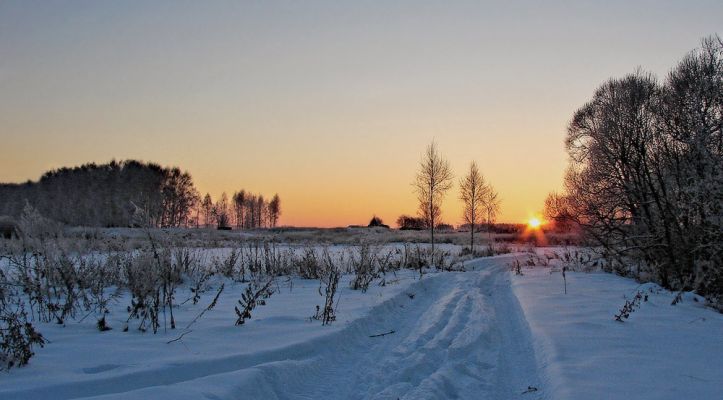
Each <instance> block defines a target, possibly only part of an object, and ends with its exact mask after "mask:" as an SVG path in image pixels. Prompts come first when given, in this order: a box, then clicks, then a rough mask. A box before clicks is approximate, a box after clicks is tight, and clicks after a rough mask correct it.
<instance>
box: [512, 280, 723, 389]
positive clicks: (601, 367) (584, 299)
mask: <svg viewBox="0 0 723 400" xmlns="http://www.w3.org/2000/svg"><path fill="white" fill-rule="evenodd" d="M522 272H523V276H513V277H512V278H513V284H512V286H513V289H514V293H515V295H516V296H517V298H518V299H519V302H520V304H521V306H522V309H523V310H524V314H525V318H526V320H527V321H528V322H529V326H530V329H531V331H532V336H533V338H534V347H535V350H536V354H537V358H538V361H539V363H540V371H541V374H542V375H543V376H544V380H545V384H546V385H545V386H546V390H547V391H548V392H549V393H552V394H553V396H552V398H554V399H560V400H563V399H590V400H593V399H657V400H664V399H671V400H672V399H676V400H679V399H687V400H693V399H701V400H703V399H721V398H723V315H721V314H719V313H718V312H716V311H713V310H710V309H707V308H706V307H705V306H704V303H703V301H702V299H701V298H699V297H697V296H695V295H693V294H691V293H685V294H684V295H683V301H682V302H680V303H678V304H676V305H671V303H672V301H673V299H674V298H675V293H671V292H669V291H666V290H663V289H661V288H660V287H659V286H657V285H655V284H643V285H640V284H638V283H637V282H635V281H633V280H630V279H625V278H622V277H619V276H615V275H612V274H607V273H578V272H569V271H568V272H567V274H566V276H567V294H564V283H563V278H562V275H561V272H560V271H559V269H557V268H556V269H555V270H552V271H551V269H550V268H539V267H536V268H535V269H523V271H522ZM638 291H641V292H642V293H643V294H644V295H645V294H647V296H648V301H641V302H640V307H639V308H638V309H637V310H636V311H634V312H632V313H631V314H630V317H629V318H628V319H627V320H624V322H618V321H616V320H615V319H614V316H615V315H616V314H617V313H618V311H619V310H620V308H621V307H622V306H623V304H625V301H626V300H632V298H633V297H634V296H635V294H636V293H637V292H638ZM696 300H697V301H696Z"/></svg>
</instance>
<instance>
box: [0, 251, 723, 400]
mask: <svg viewBox="0 0 723 400" xmlns="http://www.w3.org/2000/svg"><path fill="white" fill-rule="evenodd" d="M515 257H518V255H504V256H497V257H490V258H483V259H477V260H473V261H471V262H468V263H467V272H441V273H430V274H427V275H425V276H424V278H423V279H421V280H419V279H418V276H417V275H416V274H415V273H413V272H411V271H402V272H400V273H398V276H397V278H396V281H393V282H392V283H391V284H388V285H386V286H383V287H382V286H378V285H377V282H375V283H374V284H373V286H371V287H370V289H369V290H368V291H367V292H366V293H361V292H360V291H353V290H351V289H349V279H350V278H351V277H349V276H345V277H344V278H343V279H342V282H340V294H341V297H340V302H339V306H338V314H337V315H338V316H337V318H338V319H337V321H336V322H334V323H333V324H332V325H331V326H321V323H320V322H319V321H310V320H309V316H311V315H313V314H314V312H315V306H316V305H317V304H319V305H322V304H323V297H321V296H320V295H319V293H318V288H319V282H318V281H312V280H302V279H293V285H292V286H291V287H290V285H289V284H288V282H285V280H284V278H281V279H280V280H279V286H280V293H276V294H274V295H273V296H272V297H271V298H269V299H268V303H267V305H265V306H259V307H257V308H256V309H255V310H254V311H253V312H252V314H253V317H252V319H251V320H248V321H247V323H246V324H245V325H243V326H234V321H235V314H234V311H233V308H234V306H235V305H236V301H237V300H238V298H239V297H240V294H241V292H242V290H243V287H244V286H243V285H242V284H232V285H231V284H230V283H229V282H226V285H227V287H226V290H225V291H224V294H223V295H222V296H221V298H220V300H219V304H218V305H217V306H216V308H215V309H213V310H212V311H209V312H208V313H206V315H205V316H204V317H203V318H202V319H201V320H199V321H198V322H197V323H196V324H194V325H193V326H192V327H191V332H190V333H187V334H186V335H185V336H184V337H183V339H181V340H178V341H176V342H173V343H170V344H167V342H168V341H170V340H172V339H175V338H177V337H178V336H179V335H180V334H181V333H182V332H184V331H183V329H182V328H183V327H185V326H186V324H188V322H190V321H191V320H192V319H193V318H194V317H195V316H196V315H197V314H198V313H199V312H200V310H202V309H203V308H204V307H205V306H206V305H208V303H209V302H210V301H211V298H212V297H213V295H214V294H215V293H214V292H215V291H214V290H210V291H209V292H207V293H206V294H205V296H204V297H203V299H202V300H201V301H200V302H199V304H198V305H195V306H193V305H191V304H190V303H187V304H185V305H183V306H181V307H179V309H178V310H176V311H175V314H176V320H177V325H178V327H179V329H176V330H170V329H169V330H168V331H167V332H164V331H163V328H161V331H160V332H159V333H158V334H156V335H154V334H152V333H150V332H146V333H141V332H138V331H137V330H135V329H134V328H135V326H134V325H133V324H132V323H131V325H130V331H129V332H122V329H121V328H122V325H123V322H124V321H125V318H126V316H127V313H126V312H125V306H126V305H127V303H128V298H127V297H123V298H122V299H121V300H120V302H119V303H118V304H117V305H116V306H115V307H114V308H113V312H112V314H111V315H110V319H109V324H110V325H111V326H112V327H113V330H112V331H109V332H103V333H100V332H98V331H97V329H96V328H95V326H94V320H93V317H92V316H91V317H89V318H88V319H87V320H85V321H84V322H82V323H76V322H69V323H67V324H66V326H64V327H63V326H58V325H53V324H40V325H39V329H40V331H41V332H42V333H43V334H44V336H45V337H46V338H47V339H49V340H50V342H51V343H49V344H47V345H46V346H45V348H42V349H37V351H36V356H35V357H34V358H33V359H32V360H31V361H30V364H29V365H28V366H26V367H23V368H15V369H13V370H11V371H10V372H8V373H3V374H2V376H0V399H59V400H60V399H74V398H95V399H161V400H163V399H397V398H399V399H447V398H449V399H454V398H459V399H535V400H536V399H667V398H670V399H673V398H675V399H680V398H687V399H713V398H720V397H719V396H720V392H721V389H722V388H723V372H722V371H723V368H722V367H723V365H722V363H723V361H722V360H723V316H721V315H720V314H718V313H716V312H714V311H711V310H709V309H705V308H704V307H703V306H702V303H700V302H697V303H696V302H694V301H693V300H692V299H693V296H692V295H688V296H685V298H684V301H683V302H682V303H681V304H678V305H676V306H671V305H670V301H671V300H672V297H673V294H671V293H669V292H666V291H662V290H658V289H657V288H656V287H655V286H654V285H644V286H639V285H638V284H637V283H635V282H633V281H631V280H628V279H623V278H620V277H616V276H612V275H608V274H597V273H592V274H584V273H568V294H566V295H565V294H563V293H562V290H563V287H562V278H561V276H560V274H559V272H554V273H550V269H549V268H539V269H534V270H532V269H525V270H523V272H524V275H523V276H514V275H512V274H511V273H510V271H509V267H508V263H509V262H510V261H511V260H512V259H514V258H515ZM519 257H521V259H523V260H524V258H525V256H519ZM394 279H395V278H394V277H391V276H389V275H388V276H387V280H388V281H389V280H394ZM218 284H220V282H216V283H215V285H214V287H217V285H218ZM636 289H637V290H646V291H647V293H649V301H648V302H644V303H642V304H641V307H640V309H638V310H637V311H635V312H634V313H633V314H632V315H631V317H630V318H629V319H628V320H627V321H626V322H624V323H621V322H616V321H614V320H613V315H614V314H615V313H616V312H617V310H618V309H619V308H620V306H622V304H623V303H624V301H625V298H624V296H627V297H628V298H630V297H632V295H634V293H635V290H636ZM651 291H652V292H651ZM179 297H180V296H179ZM392 330H393V331H394V333H390V334H388V335H384V336H379V337H370V336H371V335H377V334H382V333H387V332H390V331H392ZM528 387H532V388H535V389H537V390H534V391H529V392H527V390H528ZM523 392H527V393H523Z"/></svg>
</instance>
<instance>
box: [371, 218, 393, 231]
mask: <svg viewBox="0 0 723 400" xmlns="http://www.w3.org/2000/svg"><path fill="white" fill-rule="evenodd" d="M367 227H368V228H387V229H389V225H386V224H384V221H382V219H381V218H379V217H377V216H376V215H375V216H373V217H372V220H371V221H369V225H367Z"/></svg>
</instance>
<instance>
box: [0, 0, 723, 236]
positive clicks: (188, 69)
mask: <svg viewBox="0 0 723 400" xmlns="http://www.w3.org/2000/svg"><path fill="white" fill-rule="evenodd" d="M721 31H723V1H719V0H716V1H674V2H671V1H644V2H643V1H640V2H632V1H595V2H582V1H565V2H561V1H529V2H517V1H512V2H510V1H507V2H499V3H491V2H490V3H488V2H446V1H440V2H420V1H414V2H412V1H409V2H407V1H353V2H351V1H349V2H339V1H324V2H316V1H289V2H282V1H268V2H267V1H254V2H221V1H193V2H190V1H189V2H184V1H169V2H165V1H153V2H136V1H39V2H35V1H27V0H23V1H0V182H21V181H25V180H27V179H33V180H34V179H37V178H38V177H39V176H40V174H41V173H42V172H43V171H45V170H48V169H51V168H56V167H60V166H71V165H78V164H81V163H84V162H89V161H96V162H106V161H109V160H110V159H112V158H115V159H129V158H134V159H141V160H152V161H156V162H159V163H162V164H165V165H177V166H180V167H182V168H183V169H187V170H188V171H189V172H191V174H192V175H193V177H194V179H195V182H196V184H197V186H198V188H199V189H200V190H201V191H202V192H203V193H205V192H210V193H211V195H212V196H214V198H215V197H217V196H218V195H220V193H221V192H222V191H227V192H229V193H231V192H233V191H234V190H237V189H240V188H245V189H247V190H251V191H254V192H260V193H263V194H265V195H267V196H269V195H273V193H275V192H278V193H279V195H280V196H281V199H282V207H283V215H282V218H281V223H282V224H290V225H306V226H310V225H315V226H340V225H347V224H352V223H366V222H367V221H368V220H369V218H370V217H371V215H372V214H374V213H376V214H377V215H379V216H381V217H382V218H383V219H384V220H385V221H386V222H388V223H393V222H394V220H395V219H396V217H397V216H398V215H400V214H402V213H407V214H413V213H415V211H416V209H417V207H416V202H415V196H414V194H413V193H412V187H411V185H410V183H411V182H412V180H413V178H414V174H415V171H416V169H417V163H418V160H419V157H420V155H421V153H422V152H423V151H424V148H425V146H426V145H427V144H428V143H429V142H430V141H431V140H432V139H435V140H436V141H437V143H438V145H439V148H440V150H441V152H442V153H443V154H444V155H446V157H447V158H448V159H449V160H450V162H451V164H452V167H453V169H454V170H455V172H456V174H457V175H458V176H460V175H462V174H463V173H464V172H465V170H466V168H467V166H468V164H469V162H470V161H472V160H476V161H477V163H478V164H479V166H480V169H481V170H482V172H483V173H484V174H485V176H486V177H487V179H488V180H489V181H491V182H492V183H493V185H494V186H495V187H496V188H497V190H498V192H499V193H500V195H501V197H502V200H503V203H502V210H503V211H502V215H501V217H500V219H501V220H502V221H515V222H516V221H520V220H523V219H525V218H527V217H528V216H529V215H530V214H532V213H534V212H536V211H539V210H540V209H541V207H542V203H543V200H544V197H545V195H546V194H547V193H548V192H549V191H551V190H554V189H558V188H560V187H561V180H562V176H563V173H564V169H565V166H566V162H567V160H566V155H565V153H564V149H563V143H562V141H563V138H564V135H565V127H566V124H567V122H568V120H569V119H570V117H571V116H572V113H573V112H574V111H575V109H576V108H577V107H579V106H581V105H582V104H583V103H584V102H585V101H587V100H588V99H589V98H590V96H591V95H592V92H593V90H594V89H595V88H596V87H597V86H598V85H599V84H600V83H602V82H603V81H604V80H606V79H607V78H609V77H613V76H621V75H623V74H625V73H628V72H632V71H633V70H634V69H635V68H636V67H638V66H641V67H643V68H645V69H647V70H650V71H652V72H654V73H656V74H658V76H663V75H664V74H665V73H666V72H667V71H668V70H669V69H670V68H671V67H672V66H673V65H674V64H675V63H676V62H677V61H678V60H679V59H680V58H681V57H682V56H683V55H684V54H685V53H686V52H687V51H689V50H691V49H693V48H694V47H696V46H697V45H698V43H699V40H700V39H701V38H702V37H704V36H706V35H709V34H712V33H716V32H717V33H719V34H720V33H721ZM457 198H458V188H457V187H456V185H455V187H454V188H453V190H452V191H451V192H450V193H449V195H448V196H447V199H446V201H445V206H444V209H443V219H444V220H445V221H447V222H451V223H454V224H457V223H460V220H461V216H460V210H461V205H460V204H459V201H458V200H457Z"/></svg>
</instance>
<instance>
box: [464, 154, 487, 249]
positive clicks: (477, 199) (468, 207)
mask: <svg viewBox="0 0 723 400" xmlns="http://www.w3.org/2000/svg"><path fill="white" fill-rule="evenodd" d="M488 190H490V187H488V186H487V185H486V184H485V179H484V176H482V174H481V173H480V172H479V168H477V163H475V162H474V161H472V163H471V164H470V166H469V172H468V173H467V175H466V176H465V177H464V178H462V179H460V181H459V198H460V200H462V202H463V203H464V210H463V213H462V217H463V218H464V222H465V223H467V224H469V226H470V236H469V247H470V251H471V252H472V254H474V231H475V228H476V225H477V223H478V222H479V220H480V217H482V215H483V214H484V213H485V200H486V198H487V191H488Z"/></svg>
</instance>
